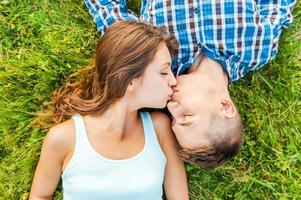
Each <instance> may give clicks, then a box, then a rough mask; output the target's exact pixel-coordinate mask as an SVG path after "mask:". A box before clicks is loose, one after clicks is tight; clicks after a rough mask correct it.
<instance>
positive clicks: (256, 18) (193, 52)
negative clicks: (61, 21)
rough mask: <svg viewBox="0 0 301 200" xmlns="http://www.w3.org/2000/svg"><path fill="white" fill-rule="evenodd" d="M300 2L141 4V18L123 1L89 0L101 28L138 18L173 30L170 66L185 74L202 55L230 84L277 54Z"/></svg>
mask: <svg viewBox="0 0 301 200" xmlns="http://www.w3.org/2000/svg"><path fill="white" fill-rule="evenodd" d="M295 3H296V0H257V1H255V0H142V6H141V14H140V17H138V16H137V15H136V14H135V13H133V12H132V11H130V10H128V8H127V5H126V1H125V0H85V4H86V6H87V8H88V10H89V12H90V14H91V15H92V17H93V19H94V21H95V23H96V26H97V29H98V30H99V31H100V32H102V33H103V32H104V31H105V30H106V29H107V28H108V26H109V25H111V24H112V23H114V22H115V21H117V20H138V19H140V20H141V21H145V22H148V23H151V24H154V25H156V26H158V27H161V28H162V29H166V30H167V31H168V32H170V33H171V34H172V35H173V36H175V37H176V39H177V40H178V42H179V51H178V53H177V56H176V58H175V59H174V60H173V63H172V67H173V71H174V72H175V74H176V75H181V74H183V73H185V71H186V70H187V69H188V68H189V66H191V64H192V63H194V62H195V59H196V56H197V55H198V54H199V53H200V52H201V53H203V54H204V55H206V56H207V57H209V58H211V59H213V60H215V61H217V62H219V63H220V64H221V65H222V67H223V69H224V70H225V71H226V72H227V74H228V76H229V78H230V79H231V81H235V80H238V79H239V78H241V77H243V76H245V75H246V74H247V73H248V72H249V71H253V70H256V69H258V68H260V67H262V66H264V65H265V64H266V63H267V62H268V61H269V60H271V59H272V58H273V57H275V56H276V54H277V52H278V41H279V36H280V34H281V31H282V30H283V29H284V28H287V27H288V26H289V25H290V24H291V23H292V14H291V11H292V9H293V6H294V4H295Z"/></svg>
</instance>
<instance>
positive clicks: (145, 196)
mask: <svg viewBox="0 0 301 200" xmlns="http://www.w3.org/2000/svg"><path fill="white" fill-rule="evenodd" d="M140 114H141V118H142V123H143V129H144V136H145V144H144V147H143V150H142V151H141V152H139V153H138V154H136V155H135V156H133V157H131V158H128V159H124V160H112V159H108V158H105V157H103V156H102V155H100V154H98V153H97V152H96V151H95V150H94V149H93V148H92V146H91V144H90V143H89V140H88V137H87V133H86V130H85V125H84V121H83V118H82V117H81V116H80V115H76V116H73V117H72V119H73V120H74V122H75V128H76V144H75V150H74V153H73V155H72V158H71V160H70V162H69V163H68V165H67V166H66V168H65V169H64V172H63V174H62V179H63V192H64V199H66V200H69V199H75V200H76V199H80V200H90V199H91V200H92V199H93V200H94V199H97V200H98V199H101V200H138V199H139V200H159V199H160V200H162V194H163V189H162V184H163V179H164V171H165V165H166V157H165V155H164V153H163V151H162V149H161V147H160V144H159V142H158V139H157V136H156V133H155V130H154V127H153V124H152V120H151V117H150V114H149V113H148V112H141V113H140Z"/></svg>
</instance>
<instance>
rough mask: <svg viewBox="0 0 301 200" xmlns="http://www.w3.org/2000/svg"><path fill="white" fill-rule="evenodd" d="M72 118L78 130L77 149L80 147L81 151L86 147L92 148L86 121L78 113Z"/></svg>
mask: <svg viewBox="0 0 301 200" xmlns="http://www.w3.org/2000/svg"><path fill="white" fill-rule="evenodd" d="M72 119H73V121H74V124H75V130H76V149H77V148H80V149H81V151H82V150H83V149H84V150H85V151H89V150H90V143H89V139H88V135H87V131H86V127H85V123H84V119H83V117H82V116H81V115H79V114H77V115H74V116H72Z"/></svg>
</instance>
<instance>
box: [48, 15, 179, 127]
mask: <svg viewBox="0 0 301 200" xmlns="http://www.w3.org/2000/svg"><path fill="white" fill-rule="evenodd" d="M162 42H163V43H165V44H166V45H167V47H168V49H169V51H170V53H171V55H172V56H173V55H174V54H175V51H176V49H177V42H176V40H175V39H174V38H172V37H170V36H169V35H168V34H167V33H165V32H163V31H162V30H161V29H159V28H156V27H154V26H152V25H150V24H145V23H143V22H138V21H120V22H116V23H114V24H113V25H111V26H110V27H109V28H108V29H107V31H106V32H105V33H104V35H103V36H102V38H101V39H100V41H99V43H98V46H97V50H96V54H95V59H94V63H93V64H92V65H91V66H89V67H85V68H82V69H80V70H78V71H77V72H76V73H75V74H72V75H71V76H70V77H69V78H68V79H67V83H66V84H65V85H64V86H63V87H62V88H60V89H59V90H57V91H56V92H55V93H54V95H53V98H52V100H51V102H50V103H49V104H48V105H47V109H46V110H48V113H49V112H50V115H49V116H50V117H49V118H50V119H51V121H53V122H55V123H60V122H62V121H64V120H66V119H69V118H70V117H71V116H72V115H74V114H76V113H77V114H81V115H96V114H100V113H102V112H104V111H105V110H106V109H107V108H108V106H109V105H110V104H112V103H113V102H115V101H117V100H118V99H120V98H121V97H122V96H123V95H124V94H125V91H126V88H127V86H128V84H129V83H130V81H131V80H133V79H135V78H138V77H140V76H141V75H142V74H143V73H144V71H145V68H146V66H147V65H148V64H150V62H151V61H152V59H153V58H154V55H155V53H156V51H157V49H158V46H159V45H160V44H161V43H162Z"/></svg>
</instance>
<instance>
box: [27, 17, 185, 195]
mask: <svg viewBox="0 0 301 200" xmlns="http://www.w3.org/2000/svg"><path fill="white" fill-rule="evenodd" d="M175 48H176V43H175V42H174V40H173V39H172V38H170V37H169V36H168V35H166V34H165V33H163V32H162V31H161V30H160V29H158V28H155V27H153V26H151V25H147V24H144V23H141V22H134V21H133V22H126V21H121V22H117V23H115V24H113V25H112V26H110V27H109V28H108V30H107V31H106V32H105V34H104V35H103V37H102V38H101V40H100V42H99V44H98V47H97V51H96V56H95V62H94V65H93V66H92V67H90V68H86V69H85V70H84V71H85V72H83V73H82V74H80V76H81V77H82V78H81V79H79V80H78V81H77V82H72V81H71V80H70V81H69V82H68V83H67V84H66V86H65V87H64V88H62V89H61V90H59V91H58V92H57V93H56V95H55V97H54V99H53V105H54V111H53V116H54V118H55V119H56V120H57V121H58V122H62V121H63V120H64V119H68V118H70V117H72V118H71V119H68V120H67V121H64V122H62V123H60V124H58V125H56V126H54V127H52V128H51V129H50V131H49V133H48V134H47V136H46V138H45V140H44V143H43V146H42V151H41V156H40V160H39V163H38V166H37V168H36V172H35V176H34V179H33V183H32V188H31V192H30V199H48V198H49V199H51V197H52V196H53V194H54V192H55V190H56V187H57V184H58V182H59V180H60V177H62V181H63V193H64V199H85V200H86V199H103V200H115V199H116V200H121V199H122V200H136V199H137V200H138V199H139V200H140V199H143V200H148V199H149V200H157V199H162V195H163V191H162V190H163V189H162V185H163V183H164V189H165V195H166V198H167V199H179V200H185V199H188V189H187V181H186V174H185V169H184V165H183V162H182V161H181V159H180V158H179V156H178V155H177V153H176V142H175V138H174V135H173V134H172V131H171V128H170V121H169V118H168V117H167V116H165V115H164V114H162V113H151V114H150V113H148V112H140V111H139V110H140V109H141V108H164V107H165V106H166V104H167V101H168V100H170V98H171V95H172V87H173V86H175V85H176V79H175V77H174V76H173V74H172V71H171V67H170V65H171V54H172V53H173V52H174V50H175Z"/></svg>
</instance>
